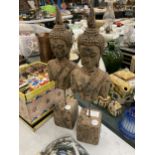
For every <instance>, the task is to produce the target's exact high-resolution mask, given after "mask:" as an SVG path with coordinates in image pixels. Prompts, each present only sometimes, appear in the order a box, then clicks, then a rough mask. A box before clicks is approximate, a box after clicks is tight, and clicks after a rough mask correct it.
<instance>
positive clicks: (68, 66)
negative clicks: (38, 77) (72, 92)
mask: <svg viewBox="0 0 155 155" xmlns="http://www.w3.org/2000/svg"><path fill="white" fill-rule="evenodd" d="M74 68H75V64H74V63H73V62H71V61H69V60H68V59H65V60H58V59H54V60H50V61H49V62H48V72H49V78H50V81H52V80H54V81H55V82H56V87H57V88H60V89H67V88H69V87H70V74H71V72H72V70H73V69H74Z"/></svg>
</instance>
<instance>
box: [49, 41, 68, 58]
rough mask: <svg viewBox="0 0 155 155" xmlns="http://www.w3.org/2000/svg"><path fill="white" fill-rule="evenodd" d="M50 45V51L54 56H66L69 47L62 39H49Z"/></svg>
mask: <svg viewBox="0 0 155 155" xmlns="http://www.w3.org/2000/svg"><path fill="white" fill-rule="evenodd" d="M50 45H51V49H52V52H53V53H54V55H55V57H56V58H58V59H62V58H64V57H67V55H68V51H69V49H68V47H67V45H66V43H65V42H64V41H63V40H61V39H50Z"/></svg>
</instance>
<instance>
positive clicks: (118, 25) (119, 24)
mask: <svg viewBox="0 0 155 155" xmlns="http://www.w3.org/2000/svg"><path fill="white" fill-rule="evenodd" d="M114 24H115V25H117V27H121V26H123V25H124V24H122V23H121V22H120V21H118V22H114Z"/></svg>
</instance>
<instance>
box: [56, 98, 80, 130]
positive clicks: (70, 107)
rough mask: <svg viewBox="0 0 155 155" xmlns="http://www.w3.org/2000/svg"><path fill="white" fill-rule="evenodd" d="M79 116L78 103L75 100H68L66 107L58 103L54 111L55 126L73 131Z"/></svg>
mask: <svg viewBox="0 0 155 155" xmlns="http://www.w3.org/2000/svg"><path fill="white" fill-rule="evenodd" d="M77 116H78V103H77V100H75V99H74V98H68V99H66V104H65V105H60V103H58V104H57V105H56V107H55V111H54V121H55V124H56V125H58V126H61V127H64V128H69V129H73V128H74V125H75V122H76V120H77Z"/></svg>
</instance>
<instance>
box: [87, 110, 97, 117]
mask: <svg viewBox="0 0 155 155" xmlns="http://www.w3.org/2000/svg"><path fill="white" fill-rule="evenodd" d="M87 115H89V111H87ZM90 115H91V116H93V117H99V115H100V113H99V112H98V111H94V110H91V111H90Z"/></svg>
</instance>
